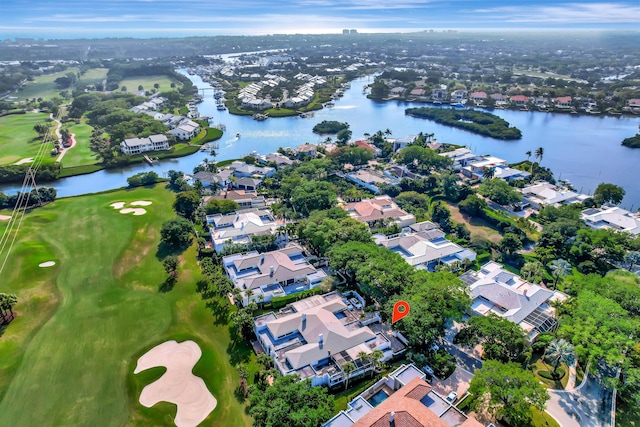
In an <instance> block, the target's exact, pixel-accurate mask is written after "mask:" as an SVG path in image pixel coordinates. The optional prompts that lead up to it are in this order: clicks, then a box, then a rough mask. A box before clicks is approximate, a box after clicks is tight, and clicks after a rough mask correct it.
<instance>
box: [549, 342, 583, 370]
mask: <svg viewBox="0 0 640 427" xmlns="http://www.w3.org/2000/svg"><path fill="white" fill-rule="evenodd" d="M544 356H545V357H546V358H547V359H548V360H551V362H552V363H553V373H554V374H557V372H558V366H560V363H566V364H567V365H571V364H573V362H575V359H576V354H575V351H574V350H573V346H572V345H571V343H569V342H568V341H567V340H564V339H558V340H553V341H551V342H550V343H549V346H548V347H547V349H546V350H545V352H544Z"/></svg>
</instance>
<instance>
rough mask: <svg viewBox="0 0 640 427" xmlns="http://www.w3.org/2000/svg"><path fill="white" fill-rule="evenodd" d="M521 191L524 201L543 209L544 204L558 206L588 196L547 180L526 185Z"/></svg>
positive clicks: (579, 201)
mask: <svg viewBox="0 0 640 427" xmlns="http://www.w3.org/2000/svg"><path fill="white" fill-rule="evenodd" d="M520 192H521V193H522V202H523V203H528V204H529V205H531V207H532V208H534V209H541V208H543V207H544V206H555V207H558V206H561V205H568V204H571V203H581V202H583V201H584V200H585V199H586V198H588V196H587V195H585V194H580V193H576V192H575V191H572V190H569V189H568V188H562V187H558V186H556V185H553V184H550V183H548V182H546V181H539V182H535V183H533V184H529V185H526V186H524V187H523V188H522V189H521V190H520Z"/></svg>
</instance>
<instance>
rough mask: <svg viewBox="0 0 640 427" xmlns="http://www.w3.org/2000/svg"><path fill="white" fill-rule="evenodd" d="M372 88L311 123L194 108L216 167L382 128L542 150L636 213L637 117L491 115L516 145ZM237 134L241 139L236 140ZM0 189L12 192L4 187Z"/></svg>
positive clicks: (69, 182) (89, 181)
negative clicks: (618, 195) (216, 129)
mask: <svg viewBox="0 0 640 427" xmlns="http://www.w3.org/2000/svg"><path fill="white" fill-rule="evenodd" d="M189 78H190V79H191V80H192V81H193V83H194V84H195V85H196V86H197V87H198V88H206V87H210V86H209V85H208V84H207V83H205V82H203V81H202V79H201V78H200V77H198V76H189ZM370 82H371V78H370V77H363V78H360V79H357V80H355V81H353V82H352V83H351V89H349V90H348V91H347V92H346V93H345V96H344V97H343V98H342V99H340V100H339V101H337V102H336V106H335V107H333V108H325V109H322V110H320V111H316V112H315V116H314V117H312V118H307V119H302V118H299V117H287V118H276V119H268V120H265V121H262V122H258V121H255V120H252V119H251V117H247V116H234V115H231V114H229V113H228V112H227V111H218V110H217V109H216V108H215V102H214V99H213V97H212V92H211V91H205V92H204V93H205V94H206V97H205V101H204V102H203V103H201V104H200V105H199V110H200V113H201V114H202V115H204V116H209V117H211V118H212V120H211V123H212V124H219V123H222V124H224V125H226V128H227V130H226V133H225V134H224V135H223V137H222V139H220V140H219V144H220V148H219V150H217V151H218V157H217V160H218V161H220V160H225V159H232V158H238V157H242V156H244V155H246V154H248V153H250V152H251V151H257V152H258V153H260V154H266V153H269V152H272V151H275V150H277V149H278V147H281V146H282V147H295V146H297V145H299V144H303V143H305V142H311V143H317V142H319V141H322V140H324V137H320V136H318V135H316V134H314V133H313V132H312V131H311V129H312V128H313V126H314V125H315V124H316V123H318V122H320V121H322V120H339V121H343V122H348V123H349V124H350V125H351V130H352V131H353V137H352V138H353V139H360V138H362V137H363V134H364V133H370V134H373V133H374V132H376V131H377V130H385V129H387V128H388V129H390V130H391V131H392V133H393V134H392V136H394V137H402V136H406V135H410V134H417V133H418V132H425V133H435V135H436V139H437V140H438V141H440V142H451V143H454V144H461V145H467V146H469V147H470V148H471V149H472V150H474V151H475V152H476V153H479V154H493V155H495V156H498V157H502V158H504V159H506V160H507V161H509V162H517V161H520V160H525V159H526V155H525V153H526V152H527V151H532V152H533V151H535V150H536V148H538V147H543V148H544V157H543V159H542V165H543V166H547V167H549V168H551V169H552V170H553V172H554V174H555V176H556V177H557V178H561V179H568V180H570V181H571V182H572V183H573V185H574V187H576V189H577V190H580V191H582V192H584V193H592V192H593V190H594V189H595V188H596V186H597V185H598V184H599V183H600V182H611V183H614V184H617V185H621V186H622V187H624V188H625V190H626V192H627V194H626V196H625V199H624V201H623V203H622V205H623V206H625V207H626V208H629V209H636V208H638V207H640V185H639V184H640V149H635V150H634V149H631V148H626V147H623V146H621V145H620V142H621V141H622V140H623V139H624V138H626V137H629V136H631V135H634V134H635V133H636V131H637V129H638V124H640V119H639V118H625V117H597V116H580V115H571V114H552V113H541V112H522V111H511V110H494V111H493V113H494V114H496V115H498V116H500V117H502V118H504V119H505V120H507V121H508V122H509V123H511V124H512V125H513V126H516V127H518V128H519V129H520V130H521V131H522V134H523V137H522V139H521V140H518V141H500V140H495V139H492V138H488V137H483V136H478V135H474V134H471V133H468V132H465V131H463V130H459V129H453V128H449V127H446V126H442V125H438V124H436V123H433V122H430V121H427V120H423V119H418V118H413V117H409V116H406V115H405V114H404V110H405V108H408V107H410V106H413V105H415V104H410V103H405V102H384V103H383V102H375V101H371V100H369V99H367V98H366V97H365V96H364V94H363V93H362V87H363V85H365V84H367V83H370ZM237 133H239V134H240V137H239V138H236V136H235V135H236V134H237ZM207 157H209V158H210V156H209V155H208V153H202V152H198V153H196V154H193V155H191V156H188V157H183V158H180V159H171V160H164V161H162V162H160V163H159V164H157V165H155V166H153V167H151V166H149V165H147V164H144V165H142V164H141V165H136V166H132V167H129V168H125V169H121V170H116V171H99V172H96V173H93V174H90V175H84V176H78V177H71V178H65V179H62V180H59V181H58V182H56V183H55V184H54V186H55V187H56V188H57V189H58V195H59V196H60V197H64V196H72V195H79V194H85V193H91V192H96V191H103V190H108V189H112V188H117V187H121V186H125V185H126V179H127V177H129V176H131V175H133V174H135V173H138V172H141V171H148V170H154V171H156V172H158V174H160V175H162V174H166V172H167V171H168V170H170V169H176V170H182V171H185V172H190V171H192V170H193V168H194V167H195V166H196V165H197V164H198V163H200V162H201V161H202V160H203V159H204V158H207ZM4 190H5V191H11V190H15V188H11V187H5V189H4Z"/></svg>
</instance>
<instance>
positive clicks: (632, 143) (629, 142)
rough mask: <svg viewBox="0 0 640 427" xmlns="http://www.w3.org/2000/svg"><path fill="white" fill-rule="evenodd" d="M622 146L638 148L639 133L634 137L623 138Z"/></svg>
mask: <svg viewBox="0 0 640 427" xmlns="http://www.w3.org/2000/svg"><path fill="white" fill-rule="evenodd" d="M622 145H624V146H625V147H629V148H640V133H639V134H637V135H636V136H631V137H629V138H625V139H624V141H622Z"/></svg>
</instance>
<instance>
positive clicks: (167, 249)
mask: <svg viewBox="0 0 640 427" xmlns="http://www.w3.org/2000/svg"><path fill="white" fill-rule="evenodd" d="M188 247H189V245H187V246H185V247H178V248H176V247H174V246H171V245H168V244H166V243H165V242H160V244H159V245H158V249H157V250H156V259H157V260H159V261H162V260H163V259H165V258H166V257H168V256H169V255H176V256H178V255H181V254H182V253H183V252H184V251H186V250H187V248H188Z"/></svg>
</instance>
